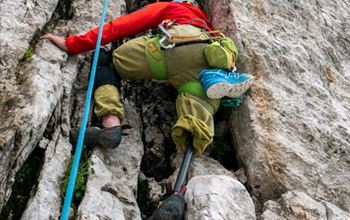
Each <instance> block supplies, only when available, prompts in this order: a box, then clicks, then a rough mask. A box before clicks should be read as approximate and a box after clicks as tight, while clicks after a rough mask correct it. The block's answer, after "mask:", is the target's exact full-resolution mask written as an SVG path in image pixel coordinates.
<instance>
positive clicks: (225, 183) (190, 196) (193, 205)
mask: <svg viewBox="0 0 350 220" xmlns="http://www.w3.org/2000/svg"><path fill="white" fill-rule="evenodd" d="M185 199H186V203H187V212H186V219H203V220H204V219H208V220H209V219H225V220H230V219H255V210H254V204H253V202H252V200H251V198H250V196H249V194H248V192H247V190H246V189H245V188H244V186H243V185H242V184H241V183H240V182H238V181H237V180H235V179H234V178H232V177H229V176H224V175H201V176H196V177H193V178H192V179H191V180H190V181H189V183H188V185H187V191H186V197H185Z"/></svg>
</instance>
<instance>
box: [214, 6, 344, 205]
mask: <svg viewBox="0 0 350 220" xmlns="http://www.w3.org/2000/svg"><path fill="white" fill-rule="evenodd" d="M208 5H209V6H210V7H209V8H211V9H212V12H214V13H215V12H216V13H215V17H214V22H215V23H216V24H218V25H217V26H219V27H221V28H222V29H223V30H226V31H227V34H228V35H234V38H236V39H237V40H236V41H237V45H238V47H239V50H240V54H241V57H240V62H239V63H238V69H240V70H242V71H245V72H249V73H251V74H253V75H255V76H256V82H255V83H254V85H253V87H252V89H251V92H250V93H249V95H248V97H247V98H246V101H245V102H244V103H243V105H242V106H241V107H240V108H239V109H238V110H237V111H233V117H232V120H231V122H232V123H231V124H232V126H231V131H232V133H233V139H234V142H235V146H236V147H237V149H236V150H237V155H238V158H239V160H240V161H241V163H242V164H243V166H244V167H245V168H246V172H247V177H248V183H249V185H250V187H251V188H252V193H253V194H254V195H255V196H256V197H258V198H259V199H260V200H261V201H266V200H268V199H272V198H276V197H279V195H280V194H281V193H284V192H286V191H287V190H294V189H297V190H300V191H302V192H306V193H307V194H309V195H311V196H312V198H314V199H322V200H325V201H329V202H332V203H334V204H336V205H337V206H339V207H340V208H342V209H344V210H347V211H349V210H350V203H349V201H350V186H349V184H348V182H349V180H350V166H349V164H350V157H349V153H350V116H349V115H350V114H349V113H350V112H349V111H350V96H349V94H348V92H347V89H346V88H349V86H350V71H349V69H350V53H349V51H350V42H349V40H348V39H349V34H350V24H349V22H348V17H349V13H350V11H349V6H350V3H349V2H348V1H342V0H339V1H333V2H329V1H326V0H324V1H317V2H310V1H287V2H282V1H263V2H261V1H249V2H244V1H235V0H232V1H215V3H214V1H209V3H208ZM220 7H221V8H220ZM223 7H226V10H223ZM227 18H234V20H233V19H227Z"/></svg>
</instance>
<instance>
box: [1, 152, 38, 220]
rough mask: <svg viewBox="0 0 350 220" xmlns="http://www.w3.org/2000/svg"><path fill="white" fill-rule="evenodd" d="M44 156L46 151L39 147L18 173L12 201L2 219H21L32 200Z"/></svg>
mask: <svg viewBox="0 0 350 220" xmlns="http://www.w3.org/2000/svg"><path fill="white" fill-rule="evenodd" d="M44 154H45V150H44V149H42V148H40V147H38V146H37V147H36V148H35V149H34V151H33V152H32V153H31V154H30V156H29V157H28V159H27V160H26V162H25V163H24V164H23V166H22V168H21V169H20V170H19V171H18V172H17V174H16V177H15V183H14V185H13V187H12V189H13V190H12V193H11V196H10V199H9V201H8V202H7V205H6V206H5V207H4V208H3V210H2V212H1V214H0V219H20V217H21V216H22V213H23V212H24V210H25V207H26V205H27V202H28V200H29V198H30V193H31V192H32V191H35V188H36V185H37V179H38V176H39V174H40V170H41V167H42V165H43V161H44Z"/></svg>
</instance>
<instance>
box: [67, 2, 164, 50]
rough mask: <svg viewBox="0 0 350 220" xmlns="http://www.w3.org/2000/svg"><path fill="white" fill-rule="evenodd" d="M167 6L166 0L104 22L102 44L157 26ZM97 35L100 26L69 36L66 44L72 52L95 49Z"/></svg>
mask: <svg viewBox="0 0 350 220" xmlns="http://www.w3.org/2000/svg"><path fill="white" fill-rule="evenodd" d="M166 6H167V3H165V2H160V3H154V4H150V5H147V6H146V7H144V8H142V9H140V10H138V11H135V12H133V13H131V14H128V15H124V16H121V17H118V18H116V19H114V20H112V21H111V22H109V23H106V24H104V26H103V34H102V42H101V44H102V45H104V44H107V43H110V42H112V41H114V40H117V39H120V38H123V37H128V36H133V35H136V34H138V33H141V32H144V31H146V30H148V29H150V28H155V27H157V25H158V24H159V23H160V22H161V21H162V20H163V17H164V16H165V13H164V12H165V10H164V9H165V7H166ZM97 35H98V27H96V28H94V29H91V30H89V31H88V32H87V33H85V34H82V35H73V36H69V37H67V38H66V46H67V48H68V51H69V52H70V53H71V54H78V53H82V52H85V51H88V50H92V49H94V48H95V44H96V40H97Z"/></svg>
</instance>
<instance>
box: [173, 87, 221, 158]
mask: <svg viewBox="0 0 350 220" xmlns="http://www.w3.org/2000/svg"><path fill="white" fill-rule="evenodd" d="M219 104H220V101H219V100H209V99H207V98H200V97H198V96H195V95H191V94H188V93H180V94H179V95H178V97H177V100H176V110H177V114H178V116H179V119H178V120H177V122H176V124H175V126H174V127H173V128H172V134H171V135H172V138H173V140H174V142H175V144H176V146H177V147H178V148H180V149H181V150H185V149H186V148H187V146H188V144H189V142H188V141H189V137H190V135H192V136H193V146H194V148H195V152H196V153H197V154H201V153H203V151H204V150H205V149H206V147H207V146H208V145H209V144H210V143H211V142H212V141H213V136H214V122H213V114H214V113H215V111H216V110H217V109H218V107H219Z"/></svg>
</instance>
